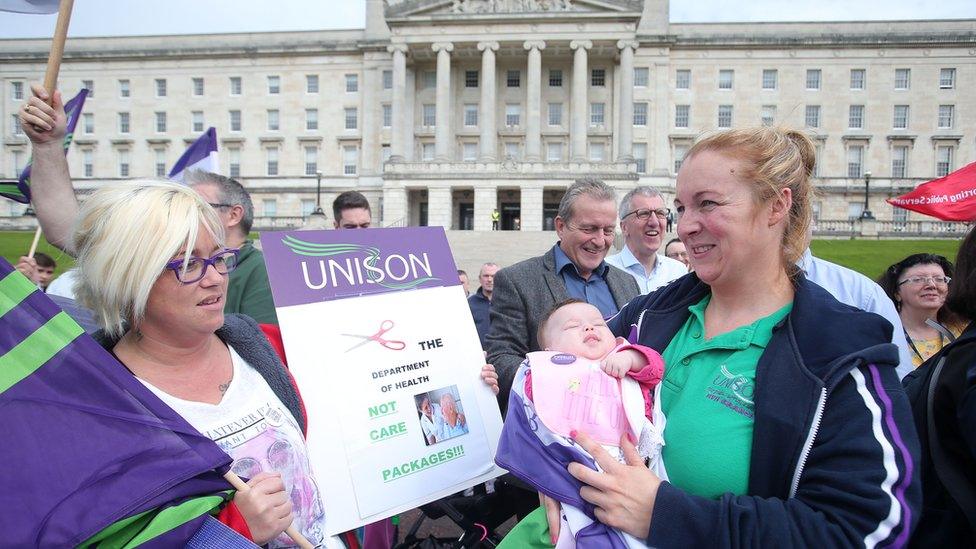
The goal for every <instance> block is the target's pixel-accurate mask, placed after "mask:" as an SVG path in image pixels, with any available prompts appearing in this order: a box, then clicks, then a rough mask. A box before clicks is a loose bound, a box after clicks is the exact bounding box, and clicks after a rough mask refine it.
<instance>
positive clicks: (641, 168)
mask: <svg viewBox="0 0 976 549" xmlns="http://www.w3.org/2000/svg"><path fill="white" fill-rule="evenodd" d="M633 155H634V162H636V163H637V173H647V143H634V145H633Z"/></svg>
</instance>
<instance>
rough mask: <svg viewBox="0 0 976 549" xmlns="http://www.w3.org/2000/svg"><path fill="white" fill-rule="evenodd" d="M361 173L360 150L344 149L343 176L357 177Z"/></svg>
mask: <svg viewBox="0 0 976 549" xmlns="http://www.w3.org/2000/svg"><path fill="white" fill-rule="evenodd" d="M358 171H359V149H358V148H356V147H355V146H345V147H343V148H342V174H343V175H356V173H357V172H358Z"/></svg>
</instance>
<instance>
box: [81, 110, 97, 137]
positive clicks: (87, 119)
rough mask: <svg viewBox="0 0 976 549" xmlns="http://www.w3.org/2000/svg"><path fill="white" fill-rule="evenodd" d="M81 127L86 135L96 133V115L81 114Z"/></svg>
mask: <svg viewBox="0 0 976 549" xmlns="http://www.w3.org/2000/svg"><path fill="white" fill-rule="evenodd" d="M81 127H82V131H83V132H84V133H89V134H90V133H95V115H94V113H90V112H86V113H82V114H81Z"/></svg>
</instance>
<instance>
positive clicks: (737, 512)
mask: <svg viewBox="0 0 976 549" xmlns="http://www.w3.org/2000/svg"><path fill="white" fill-rule="evenodd" d="M709 291H710V288H709V287H708V285H706V284H704V283H702V282H701V281H699V280H698V278H697V277H696V276H695V275H694V273H692V274H689V275H687V276H684V277H682V278H680V279H678V280H676V281H674V282H672V283H671V284H669V285H668V286H666V287H664V288H662V289H660V290H658V291H656V292H652V293H650V294H648V295H645V296H640V297H638V298H636V299H634V300H633V301H631V302H630V303H629V304H627V305H626V306H625V307H624V308H623V309H621V311H620V313H619V314H618V315H617V316H615V317H614V318H612V319H611V320H610V321H609V324H610V329H611V330H612V331H613V332H614V334H615V335H618V336H625V337H627V336H631V338H632V339H631V340H632V341H635V340H636V342H637V343H640V344H643V345H647V346H649V347H652V348H654V349H656V350H657V351H658V352H661V353H663V352H664V349H665V348H666V347H667V346H668V344H669V343H670V342H671V339H672V338H673V337H674V335H675V334H676V333H677V332H678V330H679V329H680V328H681V326H682V325H684V323H685V321H686V320H687V319H688V316H689V312H688V306H689V305H693V304H695V303H698V302H699V301H700V300H701V299H702V298H703V297H704V296H705V295H706V293H707V292H709ZM891 331H892V326H891V324H890V323H889V322H888V321H886V320H884V319H883V318H882V317H880V316H878V315H876V314H873V313H867V312H864V311H861V310H860V309H856V308H854V307H850V306H848V305H844V304H842V303H840V302H839V301H837V300H836V299H834V298H833V297H832V296H831V295H830V294H829V293H828V292H827V291H826V290H824V289H823V288H821V287H820V286H817V285H816V284H814V283H812V282H809V281H807V280H806V279H805V278H803V277H802V275H801V276H800V278H799V279H798V280H797V281H796V294H795V297H794V301H793V309H792V311H791V312H790V314H789V315H788V316H787V317H786V318H785V319H784V320H783V321H782V322H781V323H780V324H779V325H777V326H776V328H775V329H774V331H773V336H772V339H771V340H770V342H769V344H768V345H767V347H766V349H765V351H764V352H763V354H762V356H761V358H760V359H759V364H758V365H757V369H756V393H755V397H754V398H755V405H756V408H755V427H754V431H753V442H752V458H751V463H750V469H749V490H748V495H742V496H736V495H733V494H725V495H724V496H722V497H721V498H719V499H717V500H716V499H706V498H703V497H698V496H693V495H690V494H687V493H685V492H684V491H682V490H681V489H680V488H678V487H675V486H673V485H671V484H669V483H667V482H664V483H662V484H661V488H660V490H659V491H658V493H657V498H656V500H655V502H654V510H653V515H652V519H651V528H650V533H649V535H648V538H647V542H648V544H649V545H651V546H654V547H715V548H723V547H813V546H815V547H876V546H884V547H891V546H894V547H901V546H904V545H906V544H907V541H908V538H909V535H910V533H911V529H912V526H913V525H914V524H915V522H916V521H917V519H918V513H919V510H920V508H921V489H920V484H919V479H918V471H917V464H918V459H919V443H918V437H917V435H916V432H915V427H914V424H913V422H912V416H911V412H910V410H909V405H908V401H907V398H906V396H905V392H904V390H903V389H902V387H901V384H900V383H899V380H898V377H897V375H896V374H895V366H897V365H898V351H897V348H896V347H895V346H894V345H892V344H891V343H889V342H890V341H891ZM702 420H703V421H707V418H702Z"/></svg>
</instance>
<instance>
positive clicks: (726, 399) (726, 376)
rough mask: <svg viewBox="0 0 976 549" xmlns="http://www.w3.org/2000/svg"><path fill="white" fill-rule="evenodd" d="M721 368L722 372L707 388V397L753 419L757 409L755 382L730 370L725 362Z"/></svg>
mask: <svg viewBox="0 0 976 549" xmlns="http://www.w3.org/2000/svg"><path fill="white" fill-rule="evenodd" d="M721 369H722V371H721V373H719V374H718V375H716V376H715V379H713V380H712V383H711V385H709V386H708V388H707V389H706V395H705V397H706V398H707V399H709V400H712V401H714V402H718V403H719V404H721V405H722V406H725V407H726V408H728V409H730V410H732V411H733V412H735V413H737V414H739V415H742V416H744V417H747V418H749V419H752V418H753V415H754V409H755V405H754V404H753V401H752V395H753V392H754V391H755V382H754V381H753V380H752V379H749V378H748V377H746V376H743V375H739V374H734V373H732V372H730V371H729V369H728V368H727V367H726V366H725V364H722V366H721Z"/></svg>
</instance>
